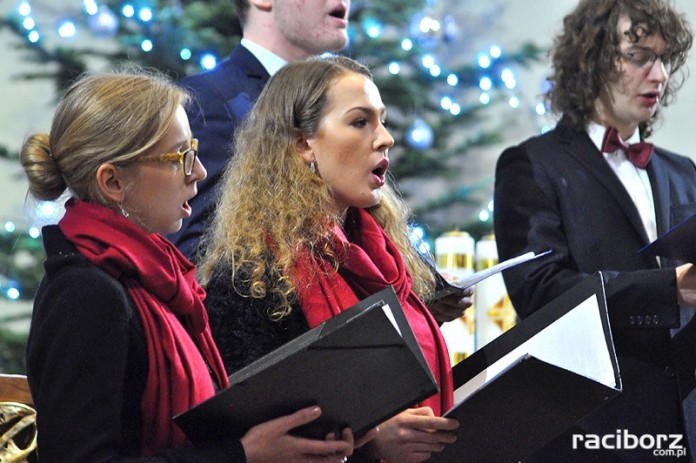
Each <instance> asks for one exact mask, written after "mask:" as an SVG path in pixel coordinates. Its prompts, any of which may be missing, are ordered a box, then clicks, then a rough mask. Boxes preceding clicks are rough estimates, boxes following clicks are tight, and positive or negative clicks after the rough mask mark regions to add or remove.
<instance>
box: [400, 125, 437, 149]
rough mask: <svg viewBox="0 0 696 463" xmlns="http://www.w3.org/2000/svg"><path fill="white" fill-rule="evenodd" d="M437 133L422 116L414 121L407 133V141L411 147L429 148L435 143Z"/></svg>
mask: <svg viewBox="0 0 696 463" xmlns="http://www.w3.org/2000/svg"><path fill="white" fill-rule="evenodd" d="M434 139H435V135H434V134H433V129H432V128H431V127H430V126H429V125H428V123H427V122H425V121H424V120H423V119H421V118H417V119H416V120H415V121H413V124H412V125H411V127H409V129H408V132H407V133H406V143H408V145H409V146H410V147H411V148H415V149H419V150H423V149H428V148H430V147H431V146H432V145H433V141H434Z"/></svg>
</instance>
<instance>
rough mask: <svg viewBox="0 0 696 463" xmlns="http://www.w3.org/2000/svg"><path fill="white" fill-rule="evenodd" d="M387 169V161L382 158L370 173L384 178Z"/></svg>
mask: <svg viewBox="0 0 696 463" xmlns="http://www.w3.org/2000/svg"><path fill="white" fill-rule="evenodd" d="M387 169H389V161H387V160H386V159H383V160H382V161H380V163H379V164H378V165H377V167H376V168H375V169H373V170H372V173H373V174H374V175H376V176H378V177H379V178H384V175H385V174H386V173H387Z"/></svg>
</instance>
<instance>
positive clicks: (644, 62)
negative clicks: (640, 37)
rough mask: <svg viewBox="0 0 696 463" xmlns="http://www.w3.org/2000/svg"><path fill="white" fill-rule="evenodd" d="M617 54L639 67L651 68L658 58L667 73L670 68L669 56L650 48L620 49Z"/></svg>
mask: <svg viewBox="0 0 696 463" xmlns="http://www.w3.org/2000/svg"><path fill="white" fill-rule="evenodd" d="M619 54H620V55H621V57H622V58H624V59H625V60H626V61H628V62H629V63H631V64H632V65H634V66H635V67H637V68H640V69H651V68H652V67H653V65H654V64H655V61H657V59H658V58H659V59H660V62H661V63H662V65H663V66H664V67H665V71H666V72H667V73H669V71H670V70H671V69H672V63H671V62H670V57H669V56H666V55H658V54H657V53H655V52H654V51H652V50H643V49H639V50H631V51H620V52H619Z"/></svg>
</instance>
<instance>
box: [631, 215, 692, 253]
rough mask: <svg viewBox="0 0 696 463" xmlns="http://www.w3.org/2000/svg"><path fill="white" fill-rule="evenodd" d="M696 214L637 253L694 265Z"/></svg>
mask: <svg viewBox="0 0 696 463" xmlns="http://www.w3.org/2000/svg"><path fill="white" fill-rule="evenodd" d="M695 239H696V214H694V215H692V216H690V217H688V218H687V219H685V220H683V221H682V222H680V223H678V224H677V225H675V226H674V227H672V228H670V229H669V230H667V231H666V232H665V233H663V234H662V235H660V236H659V237H657V239H656V240H655V241H653V242H652V243H650V244H648V245H647V246H645V247H644V248H643V249H641V250H640V251H639V252H640V253H641V254H647V255H650V256H660V257H669V258H671V259H676V260H681V261H684V262H694V263H696V246H694V240H695Z"/></svg>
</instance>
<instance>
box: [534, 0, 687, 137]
mask: <svg viewBox="0 0 696 463" xmlns="http://www.w3.org/2000/svg"><path fill="white" fill-rule="evenodd" d="M623 17H627V18H628V19H629V20H630V21H631V27H630V29H629V31H628V33H627V34H626V35H627V36H628V38H629V40H631V41H632V42H637V41H638V40H640V38H641V37H644V36H647V35H650V34H653V33H655V32H657V33H658V34H660V35H661V36H662V37H663V38H664V40H665V43H666V45H667V50H666V56H668V57H669V63H670V65H671V72H670V76H669V80H668V81H667V85H666V86H665V90H664V94H663V97H662V102H663V103H662V104H663V105H665V106H667V105H669V104H670V103H671V102H672V101H673V100H674V96H675V92H676V91H677V90H678V89H679V87H681V85H682V84H683V82H684V78H685V74H684V73H683V72H678V71H679V70H680V69H681V68H682V66H683V65H684V63H685V62H686V56H687V53H688V51H689V49H690V48H691V45H692V42H693V33H692V31H691V28H690V26H689V24H688V23H687V21H686V19H685V18H684V15H682V14H679V13H677V12H676V11H674V10H673V9H672V8H671V7H670V5H669V4H668V2H667V1H666V0H581V1H580V3H579V4H578V6H577V7H576V8H575V10H574V11H573V12H572V13H570V14H569V15H567V16H566V17H565V18H564V20H563V31H562V32H561V33H560V34H559V35H558V36H557V37H556V38H555V40H554V44H553V48H552V49H551V52H550V55H551V62H552V67H553V71H552V74H551V76H550V77H549V80H550V82H551V89H550V91H549V92H548V93H547V94H546V100H547V103H548V104H549V107H550V108H551V110H552V111H553V112H555V113H558V114H562V115H563V116H564V118H565V120H567V121H568V122H569V123H570V124H571V125H572V126H573V127H575V128H576V129H578V130H585V129H586V127H587V124H588V122H589V120H590V118H591V116H592V114H593V111H594V104H595V100H596V99H597V97H598V96H599V95H600V93H601V92H602V90H608V88H607V87H608V86H609V85H611V84H612V83H614V82H617V81H618V79H619V78H620V71H619V69H618V68H617V66H616V62H617V59H618V58H619V54H618V53H619V45H620V43H621V40H622V34H619V32H618V31H617V25H618V22H619V19H621V18H623ZM658 113H659V111H656V112H655V114H654V116H653V117H652V118H651V119H650V121H647V122H644V123H641V124H640V126H639V129H640V132H641V134H642V135H643V136H644V137H647V136H648V135H650V133H651V132H652V127H653V124H654V123H655V121H656V120H657V117H658Z"/></svg>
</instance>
